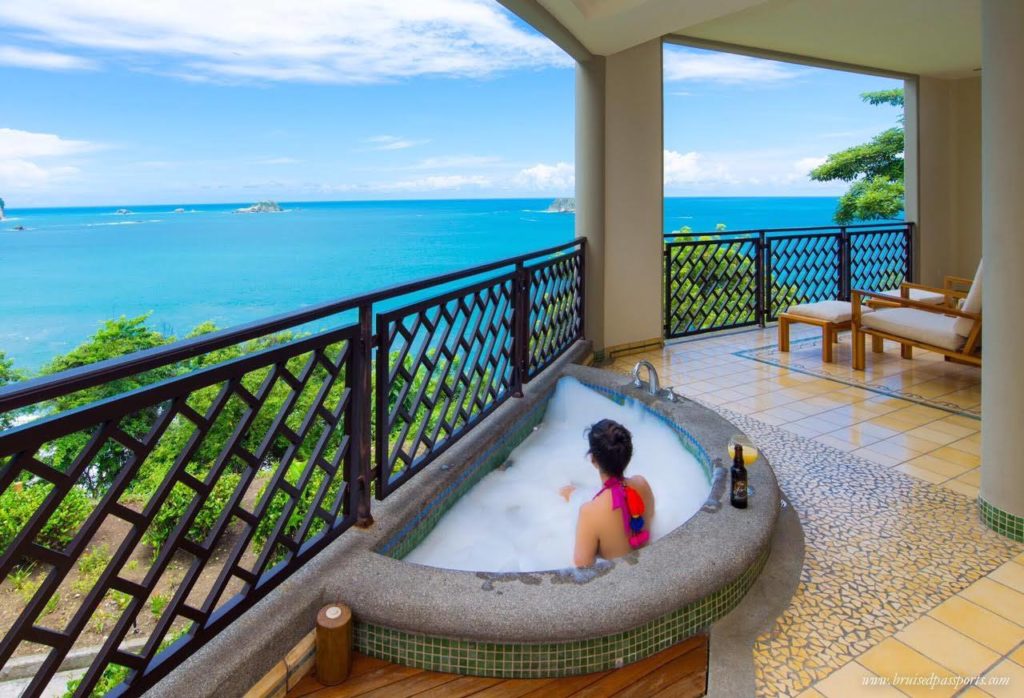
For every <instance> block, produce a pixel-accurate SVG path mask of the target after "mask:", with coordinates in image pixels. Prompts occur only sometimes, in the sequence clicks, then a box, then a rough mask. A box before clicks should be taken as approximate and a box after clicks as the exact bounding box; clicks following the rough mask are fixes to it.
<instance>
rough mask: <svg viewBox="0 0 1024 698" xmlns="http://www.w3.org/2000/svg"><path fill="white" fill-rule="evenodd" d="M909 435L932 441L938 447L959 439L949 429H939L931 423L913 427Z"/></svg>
mask: <svg viewBox="0 0 1024 698" xmlns="http://www.w3.org/2000/svg"><path fill="white" fill-rule="evenodd" d="M907 435H908V436H913V437H915V438H918V439H924V440H925V441H931V442H932V443H934V444H937V446H936V448H937V447H938V446H945V445H946V444H949V443H952V442H954V441H957V440H958V438H957V437H956V436H954V435H953V434H950V433H948V432H947V430H945V429H937V428H935V427H933V426H932V425H931V424H928V425H926V426H923V427H917V428H916V429H911V430H910V431H908V432H907Z"/></svg>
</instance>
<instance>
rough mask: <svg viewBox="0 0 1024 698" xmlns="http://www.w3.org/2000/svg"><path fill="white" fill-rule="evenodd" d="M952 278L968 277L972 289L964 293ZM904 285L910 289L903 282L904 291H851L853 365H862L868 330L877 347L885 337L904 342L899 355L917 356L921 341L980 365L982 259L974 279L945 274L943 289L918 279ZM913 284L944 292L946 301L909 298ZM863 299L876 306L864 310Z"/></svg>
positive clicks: (949, 356) (953, 358) (877, 348)
mask: <svg viewBox="0 0 1024 698" xmlns="http://www.w3.org/2000/svg"><path fill="white" fill-rule="evenodd" d="M948 279H955V281H954V282H953V283H959V284H963V283H964V282H966V283H967V284H968V285H969V286H970V290H969V291H967V292H966V293H964V292H963V291H960V290H956V289H954V288H953V287H952V286H951V285H950V282H949V280H948ZM904 286H906V289H904V288H903V286H901V297H895V296H892V295H886V294H881V293H872V292H870V291H856V290H855V291H852V292H851V294H850V295H851V298H850V302H851V305H852V308H851V309H852V311H853V317H852V318H851V320H850V329H851V331H852V335H851V342H852V344H853V368H854V369H855V370H858V371H863V370H864V364H865V360H866V358H867V356H866V354H865V341H866V340H865V338H866V337H867V336H868V335H870V336H871V349H872V351H874V352H881V351H882V344H883V342H884V340H886V339H888V340H891V341H893V342H898V343H899V344H900V355H901V356H902V357H903V358H904V359H910V358H913V348H914V347H919V348H921V349H927V350H928V351H934V352H937V353H939V354H942V355H944V356H945V357H946V358H947V360H950V361H957V362H961V363H967V364H973V365H975V366H980V365H981V263H979V264H978V271H977V273H976V275H975V277H974V280H973V281H971V280H967V279H957V278H956V277H947V283H946V284H945V288H944V289H928V287H926V286H925V287H922V286H920V285H919V284H904ZM911 288H923V289H928V290H932V291H938V292H942V293H944V295H945V297H946V302H945V303H941V304H938V305H936V304H934V303H927V302H922V301H915V300H912V299H911V298H909V291H910V289H911ZM960 297H963V299H964V302H963V307H962V308H958V307H956V306H957V301H958V299H959V298H960ZM865 301H867V303H868V304H869V305H872V306H873V307H874V308H875V309H874V310H873V311H872V312H868V313H865V312H862V304H863V303H864V302H865Z"/></svg>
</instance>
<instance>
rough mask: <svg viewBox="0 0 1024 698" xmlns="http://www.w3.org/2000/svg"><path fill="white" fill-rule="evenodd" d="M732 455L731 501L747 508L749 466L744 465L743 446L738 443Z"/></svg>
mask: <svg viewBox="0 0 1024 698" xmlns="http://www.w3.org/2000/svg"><path fill="white" fill-rule="evenodd" d="M735 449H736V450H735V451H734V452H733V455H732V470H731V471H730V474H731V475H732V492H731V493H730V495H729V502H730V503H731V504H732V505H733V506H734V507H736V508H737V509H746V508H747V468H746V466H745V465H743V447H742V446H740V445H739V444H736V446H735Z"/></svg>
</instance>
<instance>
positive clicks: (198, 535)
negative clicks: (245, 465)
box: [142, 472, 241, 551]
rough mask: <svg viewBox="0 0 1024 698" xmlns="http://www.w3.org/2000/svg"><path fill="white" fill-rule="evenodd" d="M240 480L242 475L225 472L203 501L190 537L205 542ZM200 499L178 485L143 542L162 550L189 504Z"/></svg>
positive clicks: (166, 500)
mask: <svg viewBox="0 0 1024 698" xmlns="http://www.w3.org/2000/svg"><path fill="white" fill-rule="evenodd" d="M240 479H241V478H240V476H239V475H238V473H232V472H225V473H223V474H222V475H221V476H220V478H218V480H217V482H216V483H215V484H214V486H213V490H211V492H210V495H209V496H208V497H207V498H206V499H204V500H203V502H202V506H201V507H200V509H199V512H198V513H197V514H196V518H195V519H194V520H193V521H192V526H190V527H189V529H188V534H187V535H188V537H189V538H190V539H192V540H193V541H195V542H202V540H203V539H204V538H206V536H207V535H208V534H209V533H210V531H211V530H213V525H214V524H215V523H216V522H217V519H218V518H219V517H220V515H221V512H223V511H224V508H225V506H226V505H227V501H228V498H230V497H231V493H232V492H234V490H235V487H236V486H237V485H238V482H239V480H240ZM198 496H199V495H198V494H196V493H195V492H194V491H192V490H191V489H189V488H188V487H185V485H183V484H181V483H180V482H179V483H176V484H175V485H174V487H173V488H171V491H170V493H169V494H168V495H167V499H165V500H164V503H163V506H161V507H160V511H158V512H157V514H156V516H155V517H154V518H153V522H152V523H151V524H150V525H149V528H147V529H146V532H145V533H144V534H143V536H142V540H143V541H144V542H145V543H146V544H147V545H151V546H152V547H153V549H154V551H159V550H160V548H161V547H163V544H164V543H165V542H166V541H167V539H168V538H169V537H170V535H171V533H172V532H173V531H174V529H175V528H176V527H177V525H178V523H179V522H180V521H181V520H182V519H183V518H184V517H185V511H186V510H187V509H188V507H189V505H190V504H192V501H193V500H194V499H196V498H197V497H198Z"/></svg>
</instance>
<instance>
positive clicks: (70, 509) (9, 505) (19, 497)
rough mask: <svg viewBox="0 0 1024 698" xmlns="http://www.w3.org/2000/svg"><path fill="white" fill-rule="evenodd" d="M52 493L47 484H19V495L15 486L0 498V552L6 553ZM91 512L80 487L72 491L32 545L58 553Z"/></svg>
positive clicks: (50, 487)
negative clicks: (35, 544) (37, 544)
mask: <svg viewBox="0 0 1024 698" xmlns="http://www.w3.org/2000/svg"><path fill="white" fill-rule="evenodd" d="M52 489H53V485H51V484H50V483H48V482H42V481H39V482H23V483H22V484H21V491H20V492H19V491H18V488H17V486H16V485H12V486H10V487H8V488H7V489H6V490H4V492H3V494H0V550H3V551H5V552H6V550H7V547H8V546H9V545H11V543H13V542H14V539H15V538H16V537H17V535H18V534H19V533H20V532H21V530H22V529H23V528H24V527H25V526H27V525H28V522H29V520H30V519H31V518H32V515H33V514H35V513H36V511H38V510H39V507H40V506H42V504H43V501H44V500H45V499H46V496H47V495H48V494H49V493H50V491H51V490H52ZM91 511H92V502H91V500H90V499H89V496H88V495H87V494H86V493H85V492H84V491H83V490H82V489H81V488H80V487H72V488H71V489H70V490H69V491H68V493H67V495H65V497H64V499H63V500H61V503H60V504H59V505H58V506H57V509H56V511H54V512H53V514H52V515H51V516H50V518H49V519H48V520H47V521H46V523H45V524H43V528H42V529H41V530H40V531H39V534H38V535H37V536H36V542H37V543H39V544H40V545H43V546H46V547H48V548H51V549H54V550H62V549H63V548H64V547H65V546H66V545H67V544H68V543H70V542H71V539H72V538H74V536H75V534H76V533H78V529H79V528H81V526H82V524H83V523H85V519H86V518H87V517H88V516H89V513H90V512H91Z"/></svg>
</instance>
